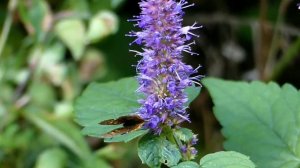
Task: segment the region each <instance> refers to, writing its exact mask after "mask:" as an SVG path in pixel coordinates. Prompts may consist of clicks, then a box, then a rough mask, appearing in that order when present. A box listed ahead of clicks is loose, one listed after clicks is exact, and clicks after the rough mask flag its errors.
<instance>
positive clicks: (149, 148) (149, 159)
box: [138, 134, 181, 168]
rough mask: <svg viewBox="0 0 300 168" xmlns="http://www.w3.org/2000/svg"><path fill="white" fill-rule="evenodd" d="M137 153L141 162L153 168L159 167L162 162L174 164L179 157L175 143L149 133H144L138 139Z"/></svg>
mask: <svg viewBox="0 0 300 168" xmlns="http://www.w3.org/2000/svg"><path fill="white" fill-rule="evenodd" d="M138 155H139V157H140V159H141V160H142V162H143V163H145V164H147V165H148V166H150V167H153V168H156V167H160V165H161V164H162V163H163V164H165V165H167V166H169V167H170V166H175V165H177V163H178V162H179V160H180V159H181V154H180V152H179V150H178V148H177V147H176V145H174V144H172V143H171V142H169V141H167V140H166V139H164V138H163V137H158V136H154V135H151V134H147V135H145V136H144V137H143V138H142V139H141V140H140V141H139V144H138Z"/></svg>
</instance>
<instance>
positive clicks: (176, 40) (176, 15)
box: [129, 0, 201, 134]
mask: <svg viewBox="0 0 300 168" xmlns="http://www.w3.org/2000/svg"><path fill="white" fill-rule="evenodd" d="M139 5H140V8H141V10H142V11H141V14H140V15H139V16H136V17H135V18H134V19H132V20H131V21H135V22H137V24H136V26H137V27H139V28H140V29H141V31H138V32H130V33H129V36H134V37H136V39H135V40H134V42H133V43H136V44H138V45H142V46H143V48H142V51H141V52H139V51H133V52H135V53H136V54H137V55H140V56H142V59H141V60H140V61H139V62H138V64H137V67H136V68H137V73H138V77H137V79H138V83H139V84H140V87H139V88H138V89H137V91H138V92H140V93H143V94H144V95H145V99H143V100H139V103H140V104H141V108H140V109H139V111H138V114H139V115H140V116H141V117H142V118H143V119H144V120H145V121H146V123H145V127H146V128H148V129H150V130H152V131H153V132H154V133H156V134H160V132H161V131H162V128H163V126H174V125H178V124H180V123H181V122H183V121H189V116H188V114H187V113H186V108H187V107H186V106H185V103H186V102H187V101H188V98H187V95H186V94H185V93H184V89H186V88H187V87H189V86H192V85H193V83H197V81H198V80H199V79H200V78H201V76H196V77H190V76H191V75H192V74H195V73H197V69H193V68H192V67H191V66H190V65H186V64H185V63H183V62H182V57H183V56H182V52H187V53H190V54H192V55H193V54H195V53H193V52H192V51H191V47H190V45H192V44H194V42H192V43H187V41H189V40H190V39H191V37H192V36H197V35H195V34H193V33H192V32H191V30H194V29H198V28H200V27H197V26H196V24H194V25H192V26H185V27H183V26H182V20H183V19H182V17H183V15H184V12H183V9H184V8H186V7H189V6H192V5H188V3H187V2H186V1H185V0H180V1H179V2H176V1H175V0H143V1H141V2H140V3H139Z"/></svg>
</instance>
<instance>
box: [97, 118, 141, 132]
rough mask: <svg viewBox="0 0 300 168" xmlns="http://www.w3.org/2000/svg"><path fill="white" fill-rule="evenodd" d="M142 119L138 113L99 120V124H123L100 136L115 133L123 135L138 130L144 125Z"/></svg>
mask: <svg viewBox="0 0 300 168" xmlns="http://www.w3.org/2000/svg"><path fill="white" fill-rule="evenodd" d="M144 122H145V121H144V120H143V119H142V118H141V117H140V116H138V115H130V116H122V117H119V118H117V119H110V120H105V121H102V122H100V124H101V125H121V124H122V125H123V127H122V128H117V129H115V130H112V131H110V132H108V133H106V134H104V135H102V137H101V138H112V137H114V136H116V135H123V134H127V133H129V132H132V131H135V130H138V129H140V128H142V126H143V125H144Z"/></svg>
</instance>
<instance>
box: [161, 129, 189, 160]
mask: <svg viewBox="0 0 300 168" xmlns="http://www.w3.org/2000/svg"><path fill="white" fill-rule="evenodd" d="M164 132H165V135H166V137H167V139H168V140H169V141H170V142H172V143H173V144H175V145H176V146H177V147H178V149H179V150H180V147H181V146H182V143H181V141H180V140H179V139H178V138H177V137H176V136H175V134H174V129H172V128H170V127H165V128H164ZM180 153H181V156H182V158H183V160H190V159H189V158H188V157H186V156H185V155H184V154H183V153H182V152H181V151H180Z"/></svg>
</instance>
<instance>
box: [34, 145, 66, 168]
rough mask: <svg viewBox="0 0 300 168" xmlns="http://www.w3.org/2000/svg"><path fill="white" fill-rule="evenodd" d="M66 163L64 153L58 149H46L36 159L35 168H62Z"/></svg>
mask: <svg viewBox="0 0 300 168" xmlns="http://www.w3.org/2000/svg"><path fill="white" fill-rule="evenodd" d="M66 163H67V155H66V153H65V152H64V151H63V150H62V149H59V148H53V149H48V150H46V151H44V152H43V153H42V154H41V155H40V156H39V158H38V160H37V163H36V165H35V168H53V167H55V168H64V167H66V166H67V165H66Z"/></svg>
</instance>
